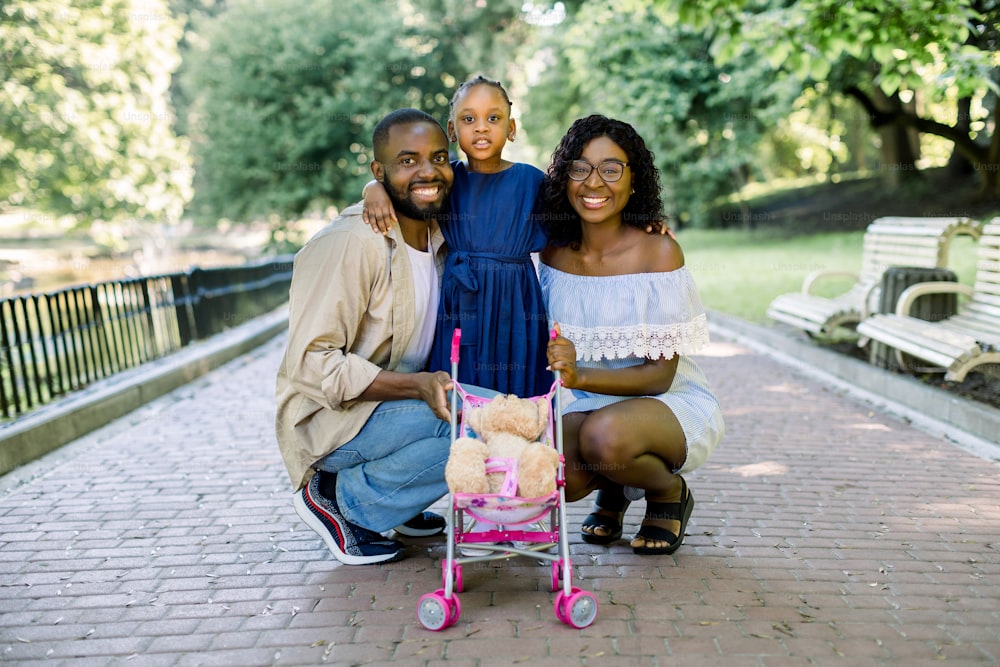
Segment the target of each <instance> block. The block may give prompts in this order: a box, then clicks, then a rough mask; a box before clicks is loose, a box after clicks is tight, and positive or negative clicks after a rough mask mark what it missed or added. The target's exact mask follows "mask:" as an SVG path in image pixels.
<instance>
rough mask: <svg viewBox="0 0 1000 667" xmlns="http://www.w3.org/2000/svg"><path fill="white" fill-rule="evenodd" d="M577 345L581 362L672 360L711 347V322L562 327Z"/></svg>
mask: <svg viewBox="0 0 1000 667" xmlns="http://www.w3.org/2000/svg"><path fill="white" fill-rule="evenodd" d="M560 328H561V331H562V335H563V336H565V337H566V338H568V339H570V340H571V341H573V345H574V346H576V356H577V358H578V359H580V360H581V361H598V360H600V359H627V358H629V357H633V358H639V359H660V358H664V359H670V358H671V357H673V356H674V355H687V354H693V353H695V352H697V351H698V350H700V349H701V348H703V347H704V346H705V345H707V344H708V318H707V317H706V316H705V315H704V314H702V315H698V316H696V317H695V318H694V319H692V320H690V321H688V322H680V323H676V324H635V325H631V326H617V327H578V326H574V325H570V324H562V325H560Z"/></svg>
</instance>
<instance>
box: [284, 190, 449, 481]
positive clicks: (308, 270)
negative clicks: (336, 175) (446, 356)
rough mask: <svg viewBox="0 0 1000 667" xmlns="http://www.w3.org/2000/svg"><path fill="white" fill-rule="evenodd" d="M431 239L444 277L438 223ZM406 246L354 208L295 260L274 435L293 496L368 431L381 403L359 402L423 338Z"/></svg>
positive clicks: (397, 233) (395, 231)
mask: <svg viewBox="0 0 1000 667" xmlns="http://www.w3.org/2000/svg"><path fill="white" fill-rule="evenodd" d="M430 241H431V248H432V250H433V252H434V257H435V263H436V264H437V270H438V276H440V275H441V273H442V270H443V268H444V258H445V249H444V237H443V236H442V235H441V230H440V229H439V228H438V226H437V224H436V223H431V237H430ZM403 243H405V241H403V236H402V232H401V231H400V229H399V227H398V226H397V225H393V228H392V229H391V230H390V231H389V233H388V234H387V235H385V236H382V235H381V234H378V233H376V232H373V231H372V230H371V228H370V227H369V226H368V225H367V224H365V222H364V221H363V220H362V219H361V205H360V204H355V205H353V206H351V207H349V208H346V209H344V211H343V212H342V213H341V215H340V216H339V217H337V218H336V219H334V220H333V222H331V223H330V224H329V225H327V226H326V227H324V228H323V229H322V230H320V231H319V232H318V233H317V234H316V236H314V237H313V238H312V239H310V241H309V242H308V243H307V244H306V245H305V246H303V247H302V249H301V250H299V252H298V253H297V254H296V255H295V263H294V265H293V268H292V284H291V288H290V290H289V302H288V308H289V314H288V347H287V348H286V350H285V356H284V358H283V360H282V362H281V367H280V368H279V369H278V380H277V391H276V395H277V415H276V422H275V431H276V434H277V438H278V447H279V448H280V450H281V456H282V458H283V459H284V461H285V467H286V468H287V469H288V475H289V477H290V478H291V481H292V485H293V486H294V487H295V488H296V489H299V488H301V487H302V486H303V485H305V484H306V482H308V481H309V478H310V477H311V476H312V474H313V467H312V466H313V464H314V463H316V461H318V460H320V459H321V458H323V457H324V456H326V455H327V454H329V453H330V452H332V451H334V450H335V449H337V448H338V447H340V446H341V445H343V444H344V443H345V442H348V441H349V440H351V439H352V438H353V437H354V436H356V435H357V434H358V432H359V431H361V428H362V427H363V426H364V425H365V423H366V422H367V421H368V418H369V417H370V416H371V414H372V413H373V412H374V411H375V408H376V407H377V406H378V404H379V402H378V401H360V400H357V399H358V396H359V395H361V393H362V392H364V390H365V389H367V388H368V385H370V384H371V383H372V381H373V380H374V379H375V376H376V375H378V373H379V371H381V370H383V369H385V370H398V366H399V363H400V360H401V359H402V357H403V352H404V351H405V350H406V347H407V345H408V344H409V342H410V339H411V338H412V337H413V336H414V335H415V333H416V327H417V323H416V322H415V319H416V314H415V311H414V306H413V301H414V297H413V273H412V269H411V268H410V259H409V256H408V253H407V252H406V251H405V250H406V249H405V248H403V247H401V246H402V244H403ZM436 315H437V314H436V313H428V316H430V317H435V316H436Z"/></svg>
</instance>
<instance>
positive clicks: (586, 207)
mask: <svg viewBox="0 0 1000 667" xmlns="http://www.w3.org/2000/svg"><path fill="white" fill-rule="evenodd" d="M588 165H589V166H588ZM622 165H625V166H624V167H622ZM627 165H628V155H627V154H626V153H625V151H624V150H623V149H622V147H621V146H619V145H618V144H616V143H615V142H614V141H612V140H611V139H610V138H609V137H595V138H593V139H591V140H590V141H589V142H587V144H586V145H585V146H584V147H583V152H582V153H581V154H580V157H579V158H577V160H576V161H574V162H572V163H570V167H569V168H570V171H571V172H573V171H577V172H578V173H579V174H580V175H582V174H584V173H586V171H587V169H588V168H591V167H592V169H591V170H590V173H589V174H588V175H587V177H586V178H585V179H584V180H582V181H575V180H573V179H572V178H570V179H568V180H567V181H566V197H567V199H568V200H569V204H570V206H572V207H573V210H574V211H576V213H577V215H579V216H580V219H581V220H582V221H583V224H585V225H586V224H588V223H590V224H596V223H603V222H608V221H616V222H618V223H619V224H620V223H621V217H622V211H623V210H624V209H625V206H626V204H628V200H629V197H630V196H631V194H632V170H631V169H630V168H629V167H628V166H627ZM619 172H620V173H621V178H619V179H618V180H617V181H613V182H610V183H609V182H608V181H606V180H604V178H601V176H602V175H603V176H604V177H605V178H614V177H615V176H617V175H618V173H619Z"/></svg>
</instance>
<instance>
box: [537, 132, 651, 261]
mask: <svg viewBox="0 0 1000 667" xmlns="http://www.w3.org/2000/svg"><path fill="white" fill-rule="evenodd" d="M597 137H608V138H609V139H611V140H612V141H613V142H615V143H616V144H618V146H619V147H620V148H621V149H622V150H623V151H625V155H627V156H628V163H629V168H630V169H631V170H632V188H633V189H634V192H633V194H632V195H631V196H630V197H629V200H628V204H626V205H625V208H624V210H623V211H622V221H623V222H624V223H625V224H627V225H631V226H633V227H639V228H641V229H646V227H647V226H652V227H653V229H654V230H655V231H659V229H660V226H661V225H662V224H663V218H664V216H663V201H662V199H661V198H660V172H659V170H658V169H657V168H656V165H655V164H654V163H653V153H652V151H650V150H649V149H648V148H647V147H646V142H645V141H643V140H642V137H641V136H639V133H638V132H636V131H635V128H634V127H632V126H631V125H629V124H628V123H626V122H623V121H620V120H615V119H613V118H608V117H606V116H601V115H597V114H595V115H592V116H587V117H586V118H580V119H578V120H576V121H575V122H574V123H573V125H571V126H570V128H569V130H568V131H567V132H566V135H565V136H564V137H563V138H562V140H561V141H560V142H559V145H558V146H557V147H556V149H555V151H554V152H553V153H552V161H551V162H550V164H549V169H548V172H547V173H546V175H545V180H544V181H543V183H542V190H541V193H540V196H539V211H540V213H541V221H542V226H543V227H544V228H545V231H546V233H547V234H548V238H549V241H550V242H551V243H553V244H555V245H571V244H572V245H576V244H577V243H579V242H580V240H581V239H582V238H583V233H582V231H581V229H582V228H581V226H580V216H578V215H577V213H576V211H575V210H573V207H572V206H570V203H569V199H567V197H566V184H567V182H568V181H569V167H570V163H571V162H573V160H577V159H579V157H580V155H582V154H583V148H584V146H586V145H587V143H588V142H590V141H591V140H592V139H596V138H597Z"/></svg>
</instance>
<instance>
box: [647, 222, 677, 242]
mask: <svg viewBox="0 0 1000 667" xmlns="http://www.w3.org/2000/svg"><path fill="white" fill-rule="evenodd" d="M654 232H659V233H660V236H662V235H664V234H667V235H668V236H670V238H672V239H673V240H675V241H676V240H677V237H676V236H674V230H672V229H670V227H667V223H666V222H665V221H663V220H660V221H657V222H656V223H651V224H648V225H646V233H647V234H653V233H654Z"/></svg>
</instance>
